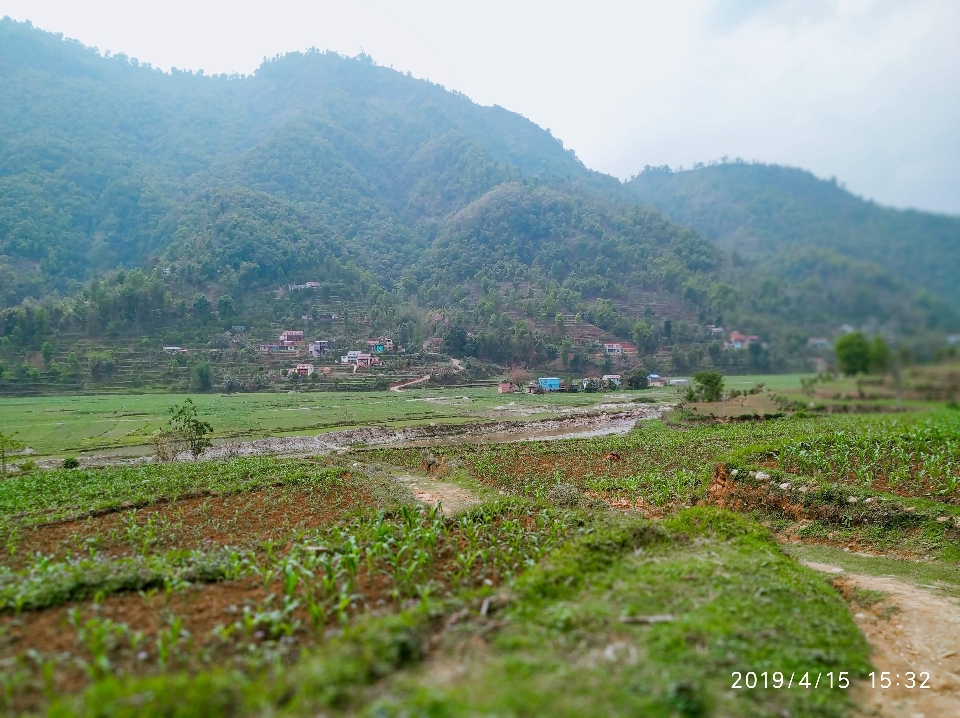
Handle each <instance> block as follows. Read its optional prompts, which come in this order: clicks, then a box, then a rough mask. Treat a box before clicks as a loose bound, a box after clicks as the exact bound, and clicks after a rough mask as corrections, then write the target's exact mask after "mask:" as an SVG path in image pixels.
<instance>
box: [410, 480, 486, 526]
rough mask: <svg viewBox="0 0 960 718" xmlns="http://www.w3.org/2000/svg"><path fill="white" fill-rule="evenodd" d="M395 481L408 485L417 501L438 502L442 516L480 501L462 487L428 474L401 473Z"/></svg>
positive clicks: (433, 503) (432, 503) (434, 503)
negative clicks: (412, 474)
mask: <svg viewBox="0 0 960 718" xmlns="http://www.w3.org/2000/svg"><path fill="white" fill-rule="evenodd" d="M397 481H399V482H401V483H403V484H405V485H407V486H408V487H410V490H411V491H413V493H414V495H415V496H416V497H417V501H422V502H423V503H425V504H427V505H429V506H436V505H437V504H440V510H441V511H442V512H443V514H444V516H451V515H453V514H455V513H457V512H459V511H462V510H463V509H466V508H469V507H470V506H473V505H474V504H477V503H479V502H480V500H479V499H478V498H477V497H476V496H474V495H473V494H472V493H470V492H469V491H467V490H466V489H464V488H463V487H460V486H457V485H456V484H450V483H447V482H445V481H438V480H436V479H431V478H430V477H429V476H411V475H410V474H403V475H401V476H398V477H397Z"/></svg>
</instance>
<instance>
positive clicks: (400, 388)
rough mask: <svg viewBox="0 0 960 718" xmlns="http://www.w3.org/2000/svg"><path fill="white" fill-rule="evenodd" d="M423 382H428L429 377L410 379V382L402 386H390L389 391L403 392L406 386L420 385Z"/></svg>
mask: <svg viewBox="0 0 960 718" xmlns="http://www.w3.org/2000/svg"><path fill="white" fill-rule="evenodd" d="M425 381H430V375H429V374H427V375H426V376H422V377H420V378H419V379H411V380H410V381H405V382H403V383H402V384H397V385H396V386H391V387H390V391H403V390H404V389H405V388H406V387H408V386H413V385H414V384H422V383H423V382H425Z"/></svg>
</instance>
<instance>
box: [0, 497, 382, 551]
mask: <svg viewBox="0 0 960 718" xmlns="http://www.w3.org/2000/svg"><path fill="white" fill-rule="evenodd" d="M372 503H374V497H373V494H372V493H371V492H370V491H369V490H368V489H367V488H365V487H363V486H352V487H349V488H348V487H338V488H337V489H336V490H335V491H334V490H330V489H327V488H320V487H318V488H314V489H304V488H302V487H286V486H272V487H268V488H264V489H261V490H259V491H249V492H242V493H237V494H233V495H229V496H204V497H196V498H190V499H184V500H182V501H173V502H170V503H164V504H159V505H156V506H150V507H146V508H140V509H129V510H123V511H117V512H113V513H109V514H104V515H100V516H95V517H90V518H88V519H85V520H79V521H69V522H64V523H54V524H41V525H38V526H34V527H30V528H27V529H24V531H23V534H22V536H21V538H20V541H19V543H18V546H17V554H16V557H14V559H13V560H11V563H12V564H13V565H14V567H17V566H18V565H19V564H23V563H24V562H29V561H31V560H32V558H33V556H35V555H36V554H37V553H40V554H42V555H44V556H50V555H52V556H56V557H60V558H63V557H65V556H66V555H67V554H68V553H70V554H73V555H77V554H78V553H81V554H83V553H86V552H87V551H88V550H89V549H90V548H96V550H97V551H99V552H101V553H106V554H109V555H114V556H126V555H130V554H132V553H142V552H143V551H144V550H145V549H146V550H149V551H156V550H163V549H172V548H178V549H194V548H205V547H209V546H210V545H234V546H250V545H257V544H259V543H261V542H263V541H267V540H274V541H285V540H286V539H287V538H288V537H289V536H290V534H291V533H292V532H293V531H295V530H304V529H310V528H317V527H320V526H322V525H324V524H326V523H328V522H330V521H333V520H336V519H338V518H340V517H342V515H343V513H344V511H349V510H351V509H357V508H361V507H363V506H369V505H371V504H372Z"/></svg>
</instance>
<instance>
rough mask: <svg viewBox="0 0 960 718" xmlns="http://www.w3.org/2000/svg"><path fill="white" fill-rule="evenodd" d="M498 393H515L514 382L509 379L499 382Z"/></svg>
mask: <svg viewBox="0 0 960 718" xmlns="http://www.w3.org/2000/svg"><path fill="white" fill-rule="evenodd" d="M497 393H498V394H512V393H513V384H512V383H511V382H509V381H502V382H500V383H499V384H497Z"/></svg>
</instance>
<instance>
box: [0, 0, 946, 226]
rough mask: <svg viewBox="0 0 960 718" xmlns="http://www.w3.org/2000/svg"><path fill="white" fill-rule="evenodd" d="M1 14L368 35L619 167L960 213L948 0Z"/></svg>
mask: <svg viewBox="0 0 960 718" xmlns="http://www.w3.org/2000/svg"><path fill="white" fill-rule="evenodd" d="M0 15H10V16H11V17H13V18H15V19H18V20H28V19H29V20H31V21H32V22H33V23H34V24H35V25H37V26H38V27H40V28H43V29H45V30H51V31H55V32H62V33H64V34H65V35H67V36H68V37H75V38H77V39H79V40H81V41H82V42H84V43H85V44H87V45H93V46H96V47H98V48H100V50H101V51H105V50H110V51H112V52H114V53H118V52H125V53H126V54H128V55H130V56H132V57H136V58H138V59H140V60H141V61H142V62H150V63H152V64H153V65H154V66H157V67H162V68H165V69H169V67H170V66H176V67H180V68H190V69H194V70H196V69H200V68H202V69H203V70H204V71H205V72H206V73H208V74H211V73H217V72H230V71H236V72H240V73H249V72H252V71H253V70H254V69H256V67H257V65H258V64H259V63H260V62H261V60H262V58H263V57H264V56H272V55H275V54H277V53H282V52H286V51H290V50H300V49H305V48H307V47H311V46H316V47H319V48H321V49H331V50H336V51H338V52H341V53H345V54H349V55H355V54H356V53H357V52H358V51H359V50H360V49H361V48H362V49H363V50H364V51H365V52H367V53H369V54H370V55H372V56H373V58H374V59H375V60H376V61H377V62H378V63H379V64H381V65H392V66H393V67H395V68H397V69H399V70H403V71H407V70H410V71H411V72H412V73H413V74H414V75H416V76H419V77H426V78H429V79H430V80H432V81H434V82H439V83H441V84H443V85H445V86H446V87H448V88H452V89H458V90H460V91H462V92H465V93H466V94H467V95H469V96H470V97H471V98H472V99H473V100H474V101H476V102H479V103H481V104H487V105H488V104H494V103H495V104H499V105H502V106H503V107H506V108H508V109H510V110H513V111H515V112H519V113H521V114H523V115H524V116H526V117H529V118H530V119H532V120H533V121H534V122H536V123H537V124H539V125H541V126H542V127H549V128H551V130H552V131H553V134H554V135H555V136H557V137H559V138H561V139H562V140H563V141H564V143H565V145H566V146H567V147H572V148H573V149H574V150H576V152H577V154H578V156H579V157H580V158H581V159H582V160H583V161H584V162H585V163H586V164H587V165H588V166H589V167H592V168H594V169H597V170H600V171H603V172H607V173H610V174H613V175H616V176H618V177H620V178H627V177H629V176H630V175H633V174H635V173H637V172H639V171H640V169H641V168H642V167H643V166H644V165H646V164H650V165H660V164H669V165H671V166H673V167H677V166H678V165H683V166H685V167H689V166H690V165H691V164H693V163H694V162H697V161H708V160H711V159H718V158H720V157H722V156H724V155H727V156H729V157H730V158H734V157H742V158H744V159H746V160H761V161H764V162H777V163H782V164H789V165H794V166H798V167H804V168H807V169H810V170H812V171H813V172H814V173H816V174H817V175H819V176H821V177H830V176H836V177H837V178H838V180H840V181H842V182H846V183H847V186H848V187H849V189H850V190H851V191H853V192H856V193H857V194H860V195H863V196H865V197H870V198H873V199H875V200H876V201H878V202H881V203H884V204H890V205H894V206H898V207H917V208H922V209H930V210H935V211H941V212H949V213H953V214H960V0H906V1H904V2H895V1H893V0H676V1H675V2H629V1H626V2H612V1H611V2H604V1H602V0H592V1H590V2H586V1H584V2H564V1H562V0H553V1H552V2H523V1H522V0H512V2H503V1H501V0H483V1H482V2H479V1H476V0H475V1H474V2H472V3H465V2H456V1H455V0H446V1H445V2H413V1H412V0H411V1H407V2H395V1H394V2H387V1H381V2H376V1H373V0H365V1H361V0H352V1H350V2H347V1H344V2H323V1H314V2H306V1H300V2H296V1H294V0H271V2H250V1H247V0H233V2H213V1H209V2H205V1H203V0H192V1H190V2H185V1H184V0H164V1H163V2H153V3H150V4H149V5H148V4H146V3H140V2H131V0H124V1H123V2H116V1H113V0H86V1H85V2H76V0H0Z"/></svg>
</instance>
